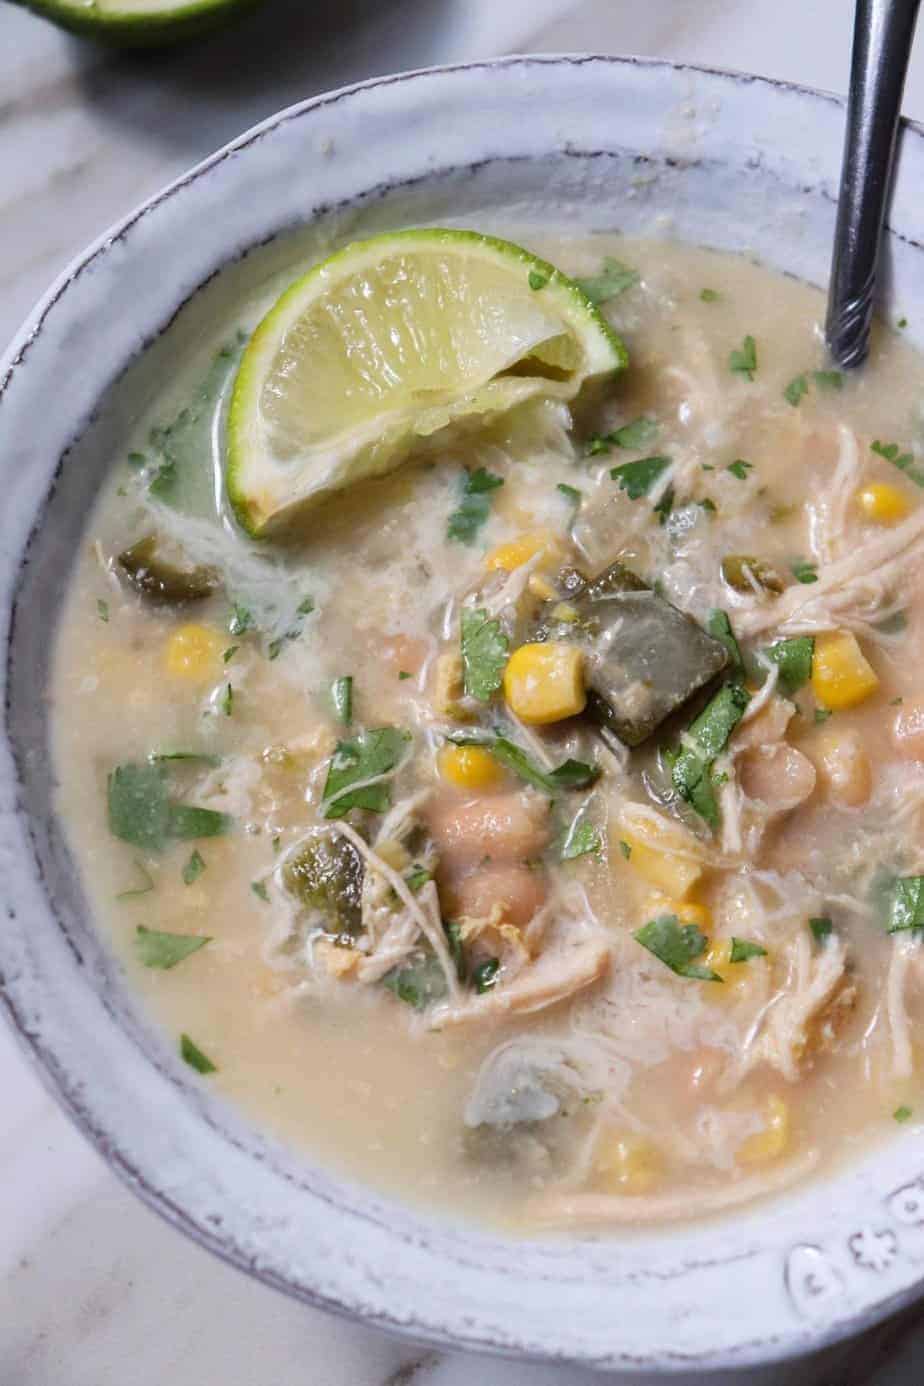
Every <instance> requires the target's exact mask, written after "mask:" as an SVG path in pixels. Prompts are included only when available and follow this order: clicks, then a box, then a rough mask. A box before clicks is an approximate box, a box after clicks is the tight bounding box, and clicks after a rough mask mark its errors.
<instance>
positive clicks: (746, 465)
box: [725, 457, 754, 481]
mask: <svg viewBox="0 0 924 1386" xmlns="http://www.w3.org/2000/svg"><path fill="white" fill-rule="evenodd" d="M725 470H726V471H727V472H731V474H732V476H736V477H737V478H738V480H739V481H745V480H746V479H747V474H748V472H751V471H753V470H754V463H753V462H746V461H745V460H744V458H743V457H736V458H735V460H734V462H729V464H728V466H727V467H726V468H725Z"/></svg>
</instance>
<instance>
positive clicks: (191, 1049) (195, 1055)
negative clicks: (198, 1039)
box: [180, 1035, 218, 1073]
mask: <svg viewBox="0 0 924 1386" xmlns="http://www.w3.org/2000/svg"><path fill="white" fill-rule="evenodd" d="M180 1055H181V1057H182V1058H183V1059H184V1060H185V1061H186V1063H188V1064H189V1067H190V1068H194V1069H195V1070H196V1072H197V1073H217V1072H218V1067H217V1065H215V1064H213V1063H212V1061H211V1059H210V1058H209V1056H208V1055H207V1054H203V1052H202V1050H201V1049H200V1048H199V1046H198V1045H197V1044H193V1042H192V1040H191V1039H190V1038H189V1036H188V1035H180Z"/></svg>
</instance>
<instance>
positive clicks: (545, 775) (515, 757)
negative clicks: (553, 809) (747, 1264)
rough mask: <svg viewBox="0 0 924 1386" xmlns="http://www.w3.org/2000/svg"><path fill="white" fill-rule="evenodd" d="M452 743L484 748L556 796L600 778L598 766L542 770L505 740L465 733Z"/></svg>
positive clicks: (573, 763) (567, 764)
mask: <svg viewBox="0 0 924 1386" xmlns="http://www.w3.org/2000/svg"><path fill="white" fill-rule="evenodd" d="M449 739H450V741H452V742H454V744H455V745H456V746H483V747H484V748H485V750H487V751H490V752H491V755H492V756H493V757H494V759H495V760H497V761H499V762H500V763H501V765H505V766H506V767H507V769H508V770H512V771H513V773H514V774H515V775H519V777H520V779H521V780H525V781H526V783H527V784H531V785H532V786H533V787H534V788H535V789H542V790H544V791H545V792H546V793H547V794H551V795H553V796H555V795H557V794H559V793H560V792H561V791H562V790H563V789H586V788H587V786H588V785H591V784H593V783H594V781H595V780H596V779H597V778H598V777H599V775H600V767H599V766H597V765H586V764H585V763H584V761H582V760H571V759H568V760H565V761H563V762H562V764H561V765H559V766H558V768H557V769H555V770H543V769H541V768H540V766H538V765H537V764H536V763H535V761H534V760H532V759H531V757H530V756H528V755H527V754H526V752H525V751H524V750H522V749H521V747H519V746H517V745H516V743H515V742H513V741H510V740H509V739H508V738H507V737H506V736H493V737H492V736H487V735H481V734H479V735H466V734H465V733H464V732H463V733H460V734H459V735H457V736H451V737H450V738H449Z"/></svg>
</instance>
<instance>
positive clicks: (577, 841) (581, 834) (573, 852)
mask: <svg viewBox="0 0 924 1386" xmlns="http://www.w3.org/2000/svg"><path fill="white" fill-rule="evenodd" d="M599 851H600V834H599V832H598V831H597V829H596V828H595V827H594V825H593V824H592V823H589V822H588V821H587V819H586V818H582V817H581V816H580V814H578V816H577V817H576V818H575V820H574V822H573V823H572V824H571V826H570V828H569V829H568V831H567V833H566V834H565V840H564V842H563V843H562V848H561V859H562V861H573V860H574V858H575V857H583V856H586V855H587V853H588V852H599Z"/></svg>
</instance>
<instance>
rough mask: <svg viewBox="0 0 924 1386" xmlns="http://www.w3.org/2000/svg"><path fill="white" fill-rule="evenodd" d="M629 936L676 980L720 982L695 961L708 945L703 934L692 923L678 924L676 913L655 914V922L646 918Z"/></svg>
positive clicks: (718, 978)
mask: <svg viewBox="0 0 924 1386" xmlns="http://www.w3.org/2000/svg"><path fill="white" fill-rule="evenodd" d="M633 937H634V938H635V941H636V942H637V943H640V944H641V945H642V947H643V948H647V949H648V951H649V953H653V954H654V956H655V957H656V958H657V959H658V961H659V962H663V963H664V965H665V967H669V968H670V970H671V972H676V974H677V976H678V977H691V978H693V979H694V980H696V981H699V982H721V981H722V978H721V977H720V976H719V974H718V973H717V972H713V971H712V969H711V968H710V967H705V966H703V965H702V964H701V963H697V962H696V959H697V958H701V957H702V955H703V954H704V953H705V951H706V948H707V946H708V940H707V938H706V935H705V934H704V933H702V932H701V930H699V929H698V928H697V927H696V925H695V924H681V923H680V921H679V920H678V918H677V916H676V914H659V915H658V917H657V918H656V919H649V921H648V923H647V924H646V925H644V927H643V928H641V929H639V930H637V932H636V933H635V934H634V935H633Z"/></svg>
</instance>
